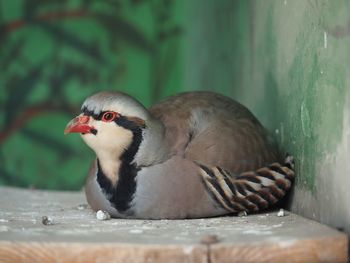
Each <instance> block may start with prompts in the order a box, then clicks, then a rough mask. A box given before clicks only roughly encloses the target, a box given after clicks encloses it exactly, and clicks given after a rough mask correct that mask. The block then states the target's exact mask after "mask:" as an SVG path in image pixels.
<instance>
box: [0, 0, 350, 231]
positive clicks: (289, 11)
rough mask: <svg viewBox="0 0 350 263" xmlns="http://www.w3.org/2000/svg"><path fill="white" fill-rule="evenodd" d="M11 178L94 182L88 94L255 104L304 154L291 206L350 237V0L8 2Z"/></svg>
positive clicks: (2, 151) (4, 34) (4, 120)
mask: <svg viewBox="0 0 350 263" xmlns="http://www.w3.org/2000/svg"><path fill="white" fill-rule="evenodd" d="M0 3H1V5H0V41H1V42H0V74H1V75H0V107H1V112H0V123H1V127H0V175H1V176H0V183H1V184H6V185H15V186H22V187H34V188H49V189H80V188H81V187H82V185H83V181H84V178H85V176H86V174H87V170H88V166H89V163H90V161H91V160H92V159H93V157H94V156H93V153H92V151H91V150H90V149H88V148H87V146H85V145H84V143H83V142H82V141H81V140H80V138H79V136H73V135H72V136H67V137H64V136H63V129H64V127H65V125H66V123H67V122H68V121H69V120H70V119H71V118H72V116H75V115H76V114H77V113H78V112H79V107H80V105H81V103H82V102H83V100H84V99H85V98H86V97H87V96H88V95H90V94H91V93H93V92H95V91H99V90H121V91H125V92H127V93H129V94H130V95H132V96H134V97H136V98H137V99H138V100H140V101H141V102H142V103H144V104H145V105H146V106H149V105H151V104H152V103H154V102H155V101H158V100H159V99H161V98H163V97H165V96H167V95H171V94H174V93H178V92H181V91H188V90H212V91H216V92H219V93H222V94H224V95H227V96H230V97H232V98H235V99H236V100H238V101H240V102H242V103H243V104H244V105H246V106H247V107H248V108H249V109H251V110H252V112H253V113H254V114H255V115H256V116H257V117H258V119H259V120H261V122H262V123H263V124H264V125H265V126H266V127H267V128H268V129H269V130H270V131H271V132H272V133H273V134H274V135H275V137H276V139H277V140H278V142H279V143H280V145H281V146H282V148H283V149H284V150H285V151H288V152H290V153H291V154H293V155H294V157H295V159H296V172H297V180H296V184H295V188H294V192H293V195H292V198H291V207H290V208H291V209H292V211H294V212H297V213H299V214H302V215H304V216H307V217H310V218H314V219H317V220H318V221H321V222H324V223H327V224H330V225H332V226H334V227H339V228H342V229H345V230H346V231H347V232H348V233H350V206H349V205H348V201H349V200H350V191H349V189H350V162H349V160H350V1H348V0H261V1H258V0H217V1H214V0H104V1H101V0H100V1H98V0H0Z"/></svg>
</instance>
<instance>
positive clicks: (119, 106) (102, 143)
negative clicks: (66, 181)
mask: <svg viewBox="0 0 350 263" xmlns="http://www.w3.org/2000/svg"><path fill="white" fill-rule="evenodd" d="M81 111H82V113H81V114H80V115H78V116H77V117H75V118H74V119H72V120H71V121H70V122H69V123H68V124H67V126H66V128H65V130H64V132H65V134H67V133H80V134H81V137H82V138H83V140H84V141H85V143H86V144H87V145H88V146H89V147H90V148H92V149H93V150H94V151H95V153H96V155H97V156H98V157H99V158H104V157H105V156H110V157H113V158H115V157H120V155H121V154H122V153H123V152H124V151H125V150H127V149H129V148H130V147H132V146H134V147H136V146H137V149H135V151H136V152H137V151H138V147H139V146H140V144H141V142H142V141H143V140H144V135H145V134H144V133H145V130H146V129H147V125H148V123H149V124H150V126H154V125H152V123H153V122H152V119H151V116H150V114H149V113H148V111H147V110H146V109H145V108H144V106H142V105H141V104H140V103H139V102H137V101H136V100H135V99H133V98H131V97H130V96H128V95H126V94H123V93H119V92H100V93H97V94H95V95H92V96H91V97H89V98H87V99H86V100H85V102H84V103H83V106H82V108H81ZM135 143H136V144H137V145H136V144H135ZM136 152H135V154H136Z"/></svg>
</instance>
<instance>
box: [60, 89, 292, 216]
mask: <svg viewBox="0 0 350 263" xmlns="http://www.w3.org/2000/svg"><path fill="white" fill-rule="evenodd" d="M73 132H77V133H80V134H81V137H82V138H83V140H84V141H85V143H86V144H87V145H88V146H89V147H90V148H92V149H93V150H94V152H95V153H96V160H95V161H94V162H93V164H92V166H91V168H90V172H89V175H88V178H87V181H86V185H85V193H86V198H87V201H88V203H89V204H90V206H91V207H92V208H93V209H94V210H105V211H107V212H108V213H109V214H110V215H111V216H113V217H120V218H144V219H161V218H168V219H180V218H199V217H211V216H218V215H224V214H237V213H239V212H243V211H246V212H258V211H261V210H264V209H266V208H267V207H269V206H271V205H273V204H275V203H276V202H277V201H279V200H280V199H281V198H282V197H284V196H285V194H286V193H287V191H288V189H289V188H290V187H291V183H292V181H293V178H294V172H293V160H292V158H291V157H290V156H287V157H286V158H285V159H283V158H282V157H281V154H280V152H279V150H278V148H277V146H276V144H275V143H274V141H273V140H272V138H271V137H270V136H269V135H268V133H267V131H266V130H265V129H264V128H263V127H262V125H261V124H260V123H259V121H258V120H257V119H256V118H255V117H254V116H253V114H252V113H251V112H250V111H249V110H248V109H247V108H245V107H244V106H242V105H241V104H239V103H238V102H236V101H234V100H232V99H230V98H228V97H224V96H222V95H219V94H216V93H211V92H188V93H182V94H179V95H176V96H172V97H169V98H167V99H165V100H163V101H162V102H160V103H158V104H156V105H154V106H153V107H151V108H150V109H149V110H147V109H146V108H145V107H144V106H142V105H141V104H140V103H139V102H138V101H137V100H135V99H133V98H132V97H130V96H128V95H126V94H124V93H120V92H100V93H97V94H95V95H93V96H91V97H89V98H87V99H86V100H85V102H84V104H83V106H82V113H81V114H80V115H79V116H77V117H76V118H74V119H73V120H72V121H70V122H69V123H68V125H67V127H66V128H65V133H73Z"/></svg>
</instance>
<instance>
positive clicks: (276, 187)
mask: <svg viewBox="0 0 350 263" xmlns="http://www.w3.org/2000/svg"><path fill="white" fill-rule="evenodd" d="M198 166H199V167H200V175H201V177H202V179H203V183H204V185H205V186H206V189H207V191H208V192H209V193H210V195H211V196H212V197H213V199H214V200H215V201H216V202H217V203H218V204H219V205H220V206H221V207H223V208H224V209H226V210H227V211H229V212H232V213H238V212H241V211H246V212H257V211H261V210H263V209H265V208H267V207H269V206H271V205H273V204H275V203H276V202H277V201H279V200H280V199H281V198H283V197H284V196H285V195H286V193H287V191H288V190H289V189H290V187H291V185H292V182H293V179H294V170H293V169H294V162H293V157H292V156H289V155H288V156H287V157H286V159H285V162H284V164H283V165H281V164H280V163H272V164H270V165H268V166H266V167H262V168H260V169H258V170H256V171H249V172H244V173H241V174H239V175H232V174H230V173H229V172H228V171H226V170H224V169H222V168H220V167H211V168H209V167H207V166H204V165H201V164H198Z"/></svg>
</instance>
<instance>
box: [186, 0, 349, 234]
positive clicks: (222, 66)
mask: <svg viewBox="0 0 350 263" xmlns="http://www.w3.org/2000/svg"><path fill="white" fill-rule="evenodd" d="M186 10H187V13H186V19H187V21H186V23H185V24H186V25H188V26H189V28H188V31H187V32H188V34H187V35H186V38H185V54H186V55H185V61H186V66H185V69H186V70H185V72H186V75H185V79H186V84H187V86H189V87H193V88H195V89H203V88H204V89H208V90H216V91H218V92H222V93H225V94H227V95H230V96H232V97H234V98H236V99H237V100H239V101H241V102H242V103H244V104H245V105H247V106H248V107H249V108H250V109H251V110H252V111H253V112H254V113H255V114H256V115H257V116H258V118H259V119H260V120H261V121H262V122H263V124H264V125H265V126H267V127H268V128H269V129H270V130H271V132H273V133H275V135H276V137H277V139H278V141H279V142H280V144H281V146H282V148H283V149H284V150H285V151H288V152H290V153H292V154H293V155H294V156H295V158H296V170H297V180H296V188H295V191H294V196H293V198H292V203H291V208H292V209H293V210H294V211H296V212H298V213H301V214H303V215H305V216H308V217H312V218H315V219H317V220H320V221H322V222H325V223H329V224H331V225H333V226H335V227H340V228H345V229H346V230H347V231H348V232H350V206H349V205H348V204H347V203H348V201H349V200H350V193H349V191H348V189H350V177H349V176H350V165H349V160H350V141H349V138H350V137H349V136H350V114H349V109H350V100H349V99H350V65H349V62H350V2H349V1H347V0H335V1H316V0H315V1H304V0H293V1H292V0H284V1H273V0H265V1H243V0H242V1H230V0H223V1H219V2H218V1H210V0H196V1H190V2H187V5H186Z"/></svg>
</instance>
